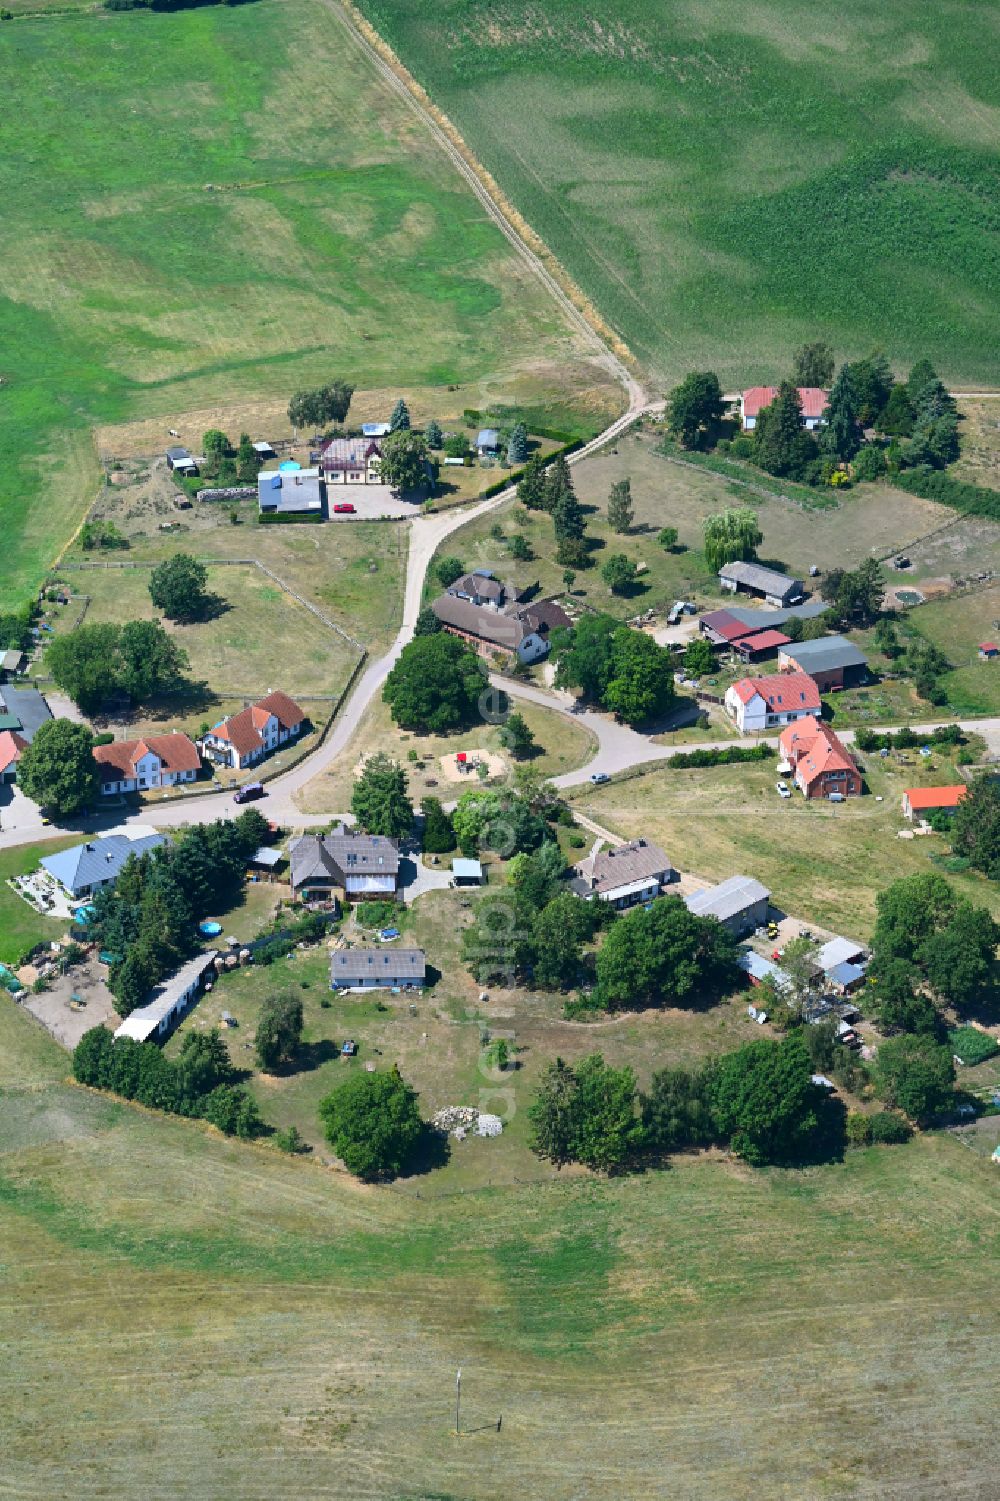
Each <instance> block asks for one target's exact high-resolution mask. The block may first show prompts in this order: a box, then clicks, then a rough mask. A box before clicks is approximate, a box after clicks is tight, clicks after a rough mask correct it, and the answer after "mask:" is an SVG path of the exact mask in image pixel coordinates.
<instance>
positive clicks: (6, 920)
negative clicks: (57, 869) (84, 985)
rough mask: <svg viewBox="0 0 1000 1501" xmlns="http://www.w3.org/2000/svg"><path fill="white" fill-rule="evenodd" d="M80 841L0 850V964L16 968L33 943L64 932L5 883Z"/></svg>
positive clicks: (61, 923) (60, 923)
mask: <svg viewBox="0 0 1000 1501" xmlns="http://www.w3.org/2000/svg"><path fill="white" fill-rule="evenodd" d="M80 837H81V836H72V835H69V836H66V837H64V838H62V839H50V840H47V841H46V842H44V843H40V844H20V845H18V846H17V847H16V848H15V849H9V850H0V964H16V963H18V962H19V960H20V959H21V957H22V955H24V954H25V953H26V952H27V951H28V950H29V949H33V948H34V946H35V944H36V943H45V942H48V941H50V940H51V939H58V938H61V937H62V936H63V934H64V933H65V932H66V928H67V923H66V919H65V918H64V917H43V916H42V914H41V913H40V912H36V911H35V909H34V907H29V905H28V903H27V902H26V901H23V900H22V899H21V897H19V896H18V895H17V894H16V892H14V891H12V890H11V888H10V887H9V886H8V885H7V882H8V881H9V880H11V878H12V877H13V876H24V875H27V874H28V872H29V871H32V870H35V869H37V866H38V862H39V860H40V859H41V858H42V856H43V855H55V854H57V853H58V851H59V850H65V849H69V847H70V846H71V845H73V844H79V843H80ZM0 1053H2V1048H0Z"/></svg>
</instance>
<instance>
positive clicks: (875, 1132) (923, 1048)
mask: <svg viewBox="0 0 1000 1501" xmlns="http://www.w3.org/2000/svg"><path fill="white" fill-rule="evenodd" d="M814 1030H815V1029H804V1030H799V1031H796V1032H792V1033H789V1034H788V1036H786V1037H784V1038H782V1039H781V1041H780V1042H770V1041H766V1040H761V1041H757V1042H749V1043H746V1044H744V1045H743V1046H742V1047H740V1048H737V1049H736V1050H735V1051H733V1052H729V1053H723V1054H722V1055H721V1056H720V1057H718V1058H715V1059H712V1060H710V1061H709V1062H708V1063H706V1064H704V1065H703V1066H702V1067H700V1068H694V1069H686V1068H674V1069H670V1068H666V1069H660V1070H659V1071H658V1072H656V1073H654V1074H653V1076H652V1079H651V1080H650V1085H649V1090H648V1091H645V1092H640V1091H639V1089H638V1088H637V1085H636V1079H635V1075H634V1073H633V1072H632V1069H631V1068H628V1067H623V1068H614V1067H612V1066H611V1065H610V1064H608V1063H606V1062H605V1061H604V1059H603V1058H602V1057H601V1056H600V1055H599V1054H596V1053H595V1054H592V1055H591V1056H590V1057H588V1058H584V1059H583V1060H582V1061H581V1062H580V1063H578V1064H576V1065H575V1067H574V1066H572V1065H570V1064H568V1063H566V1062H564V1061H563V1059H561V1058H557V1059H556V1060H555V1062H554V1063H552V1064H550V1065H549V1067H548V1068H547V1069H546V1070H545V1072H544V1073H543V1075H542V1078H541V1081H540V1083H539V1087H538V1090H537V1092H536V1094H535V1097H534V1100H533V1101H532V1104H531V1105H530V1106H529V1109H528V1115H529V1119H530V1122H531V1146H532V1150H533V1151H534V1152H536V1153H537V1154H538V1156H540V1157H545V1158H547V1159H548V1160H549V1161H551V1162H554V1163H556V1164H557V1165H562V1164H563V1163H567V1162H582V1163H584V1164H586V1166H588V1167H591V1168H595V1169H597V1170H598V1171H603V1172H615V1171H621V1170H623V1169H626V1168H628V1167H630V1166H635V1165H637V1164H638V1163H639V1162H641V1161H643V1160H650V1159H652V1160H659V1159H662V1158H663V1157H664V1156H665V1155H667V1154H668V1153H671V1152H678V1151H685V1150H691V1149H694V1148H699V1147H708V1146H723V1147H728V1149H729V1150H730V1151H731V1152H734V1153H735V1154H736V1155H737V1156H739V1157H742V1158H743V1159H744V1161H746V1162H749V1163H752V1164H753V1165H755V1166H762V1165H764V1164H767V1163H780V1164H785V1165H797V1164H802V1163H806V1162H815V1161H822V1160H828V1159H830V1158H838V1157H840V1156H841V1155H842V1154H843V1150H844V1147H845V1146H846V1145H847V1143H848V1142H849V1141H850V1142H852V1143H856V1144H858V1145H865V1144H868V1143H872V1142H875V1143H884V1144H893V1143H898V1142H904V1141H906V1140H907V1138H908V1137H909V1136H910V1134H911V1131H910V1127H909V1125H908V1123H907V1121H906V1120H905V1119H904V1118H903V1115H900V1114H899V1113H898V1112H899V1111H902V1112H903V1113H904V1115H905V1116H908V1117H909V1118H910V1119H911V1120H913V1121H915V1122H916V1123H917V1124H919V1125H927V1124H930V1123H931V1122H932V1121H934V1120H935V1119H937V1118H939V1117H940V1116H941V1115H942V1114H944V1113H946V1112H947V1111H948V1110H949V1108H950V1107H951V1105H952V1103H953V1101H954V1080H955V1071H954V1066H953V1064H952V1059H951V1055H950V1053H949V1051H948V1049H947V1048H942V1047H939V1046H937V1045H936V1044H934V1043H933V1042H931V1041H930V1040H929V1039H927V1038H912V1037H902V1038H898V1039H895V1040H892V1041H889V1042H886V1043H883V1045H882V1047H881V1048H880V1050H879V1056H878V1062H877V1065H876V1069H875V1080H874V1082H875V1088H876V1092H877V1094H878V1096H879V1098H880V1099H881V1100H882V1101H883V1103H884V1105H885V1106H887V1107H888V1108H886V1109H883V1110H882V1111H881V1112H879V1113H875V1114H872V1115H855V1116H847V1115H846V1112H845V1110H844V1107H843V1105H842V1103H841V1102H840V1101H839V1100H837V1099H836V1098H834V1097H831V1096H830V1095H829V1094H828V1092H827V1090H826V1089H825V1088H824V1087H823V1086H821V1085H817V1084H814V1083H813V1078H812V1075H813V1071H814V1069H815V1067H816V1060H815V1057H814V1056H813V1054H814V1051H815V1050H814V1049H813V1047H812V1046H811V1044H812V1043H813V1042H814V1041H815V1039H813V1038H812V1037H810V1036H808V1035H807V1034H808V1033H810V1032H812V1031H814Z"/></svg>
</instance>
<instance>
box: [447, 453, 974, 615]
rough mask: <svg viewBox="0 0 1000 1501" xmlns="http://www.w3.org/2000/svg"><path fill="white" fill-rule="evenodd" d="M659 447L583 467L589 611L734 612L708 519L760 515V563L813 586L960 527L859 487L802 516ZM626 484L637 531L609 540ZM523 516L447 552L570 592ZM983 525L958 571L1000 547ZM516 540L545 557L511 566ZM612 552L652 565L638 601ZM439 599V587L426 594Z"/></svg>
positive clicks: (471, 535)
mask: <svg viewBox="0 0 1000 1501" xmlns="http://www.w3.org/2000/svg"><path fill="white" fill-rule="evenodd" d="M658 437H659V433H658V430H657V429H656V427H649V426H647V427H646V428H644V429H641V430H639V431H638V432H633V433H631V434H630V435H629V436H628V437H627V438H624V439H621V440H619V442H618V443H617V444H615V445H614V447H613V448H607V449H605V450H604V451H603V452H602V453H600V454H597V455H595V456H594V457H593V458H587V459H584V460H582V461H581V462H580V463H579V464H576V465H574V467H573V483H574V486H575V488H576V492H577V495H578V497H579V499H580V500H581V501H582V502H583V504H584V505H585V506H586V507H587V508H588V517H587V529H588V535H590V536H591V537H592V538H593V539H594V540H595V542H596V544H597V545H596V547H595V549H594V551H593V554H592V556H593V558H594V562H595V565H596V566H595V567H594V568H593V569H588V570H585V571H582V572H579V573H578V574H577V578H576V581H575V583H574V585H573V588H574V592H575V594H576V596H577V598H578V599H580V600H585V601H586V603H587V604H589V605H592V606H594V607H595V608H598V609H602V610H608V611H610V613H611V614H613V615H618V616H621V617H623V618H627V617H629V616H632V615H635V614H636V613H637V612H638V611H641V610H644V609H646V608H648V607H649V606H655V607H657V608H661V609H662V608H664V607H666V608H669V606H670V605H671V604H672V603H673V601H674V600H675V599H679V598H692V597H693V598H695V599H697V600H699V601H700V602H701V603H702V604H703V605H705V606H706V607H709V608H711V607H715V606H717V605H719V604H722V603H724V599H723V596H722V594H721V593H720V591H719V589H718V585H717V581H716V577H715V575H714V573H712V572H711V571H710V570H709V569H708V568H707V567H706V565H705V562H704V558H703V556H702V553H701V546H702V539H703V532H704V522H705V518H706V516H709V515H712V514H713V513H714V512H717V511H721V510H725V509H726V508H727V507H730V506H734V505H750V506H752V508H753V509H754V510H755V511H756V512H757V515H758V517H759V520H760V526H761V530H762V531H763V533H764V540H763V542H762V543H761V546H760V556H761V559H762V560H764V561H768V560H775V561H779V562H781V563H783V564H784V565H785V566H786V568H787V570H788V572H789V573H794V574H797V575H801V576H803V577H807V576H808V573H809V568H810V566H811V565H813V564H816V565H817V566H819V567H821V568H823V569H829V568H832V567H843V568H849V567H856V566H857V564H858V563H860V562H861V561H862V560H863V559H864V558H866V557H869V556H870V555H871V554H872V553H875V554H877V555H879V556H884V554H885V553H886V552H888V551H890V550H891V549H899V548H900V547H903V546H904V545H906V544H907V542H908V541H909V540H910V539H916V538H918V537H922V536H924V535H925V534H926V533H927V532H930V531H932V530H934V529H935V528H936V527H939V526H941V525H943V524H945V523H950V522H953V521H954V513H953V512H950V511H948V510H947V508H946V507H944V506H940V505H938V504H937V503H936V502H934V501H927V500H922V499H920V498H919V497H918V496H912V495H907V494H906V493H905V492H904V491H902V490H895V489H892V488H889V487H884V488H883V487H877V486H873V485H861V486H858V487H857V488H856V489H853V490H851V491H848V492H847V493H846V494H843V495H841V496H839V497H838V498H837V502H838V503H836V504H834V505H831V506H829V507H826V508H824V509H822V510H804V509H803V508H802V507H800V506H798V505H795V504H793V503H791V502H789V501H785V500H780V499H778V498H777V497H775V498H767V497H764V496H761V495H754V494H750V493H749V492H748V491H747V490H745V489H743V488H742V487H740V486H738V485H735V484H733V483H732V482H731V481H729V480H727V479H725V478H724V477H722V476H721V475H717V474H714V473H712V472H711V471H709V470H706V469H692V468H689V467H687V466H685V465H682V464H676V463H671V462H670V461H669V460H668V459H667V458H665V457H664V456H663V455H662V454H660V453H658V452H657V442H658ZM626 477H628V478H629V479H630V480H631V486H632V497H633V502H634V508H635V520H634V523H633V526H632V529H631V531H630V532H629V533H628V534H626V535H624V536H622V535H618V534H616V533H614V532H612V531H611V530H610V528H609V527H608V524H607V516H606V512H607V503H608V495H609V493H610V490H611V486H612V485H613V484H614V483H615V482H616V481H618V480H621V479H624V478H626ZM516 505H517V503H516V502H512V503H511V504H510V505H508V506H505V507H503V508H502V509H501V511H500V512H493V513H491V514H490V515H489V516H488V517H484V518H482V519H481V520H479V521H476V522H470V523H469V525H468V526H465V527H462V528H461V529H460V530H459V531H458V532H455V533H454V534H453V535H452V536H451V537H449V538H448V540H447V542H446V543H445V545H444V547H443V548H442V552H444V553H447V554H448V555H449V556H457V557H460V558H461V559H462V561H463V562H464V563H465V564H466V565H467V566H468V567H492V568H495V569H496V570H497V571H498V572H502V573H503V574H505V575H507V576H510V577H513V578H514V579H515V580H516V581H517V582H518V583H521V584H527V583H529V582H534V581H535V580H537V581H538V582H539V585H540V588H541V591H542V592H543V593H545V594H548V593H551V592H561V591H562V590H563V588H564V585H563V581H562V573H563V570H562V568H561V567H560V566H559V565H558V564H557V563H556V562H555V556H554V555H555V541H554V537H553V532H552V520H551V518H550V517H549V516H547V515H546V514H545V513H544V512H541V511H531V512H529V513H528V520H527V521H525V522H518V521H516V520H515V518H514V516H513V514H512V513H513V511H514V509H515V507H516ZM518 509H520V508H518ZM498 524H499V525H500V526H501V528H502V529H503V533H504V535H503V537H502V538H500V539H497V538H495V537H494V536H492V535H491V532H492V529H493V528H494V527H495V526H496V525H498ZM984 525H986V526H988V527H990V528H991V530H990V536H989V538H988V539H987V538H985V537H984V536H983V535H981V534H979V533H977V534H976V535H975V536H972V535H970V536H969V537H968V538H967V539H964V538H963V541H962V545H961V547H960V549H959V551H958V554H957V559H956V566H958V567H961V566H965V567H966V568H968V569H969V570H970V571H971V569H972V566H973V563H972V559H973V558H975V557H978V556H980V555H981V550H982V547H983V545H984V542H986V541H987V540H988V541H990V542H992V541H993V540H994V539H1000V527H996V526H992V524H990V523H985V524H984ZM665 526H673V527H676V529H677V533H678V542H679V550H678V551H675V552H665V551H664V549H663V548H662V547H660V546H659V544H658V543H657V541H656V535H657V533H658V532H659V531H660V529H661V528H662V527H665ZM516 531H523V532H524V534H525V536H526V537H527V539H528V541H529V542H530V544H531V547H532V551H533V553H534V555H535V556H534V560H533V561H532V562H530V563H517V562H515V561H514V560H513V559H512V558H511V556H510V546H509V538H510V537H511V536H512V535H513V534H514V533H515V532H516ZM998 546H1000V542H998ZM614 552H623V553H625V554H626V556H627V557H629V558H631V560H632V561H633V562H635V563H644V564H645V565H646V567H645V571H644V572H643V573H642V576H641V579H640V581H639V584H638V586H637V588H636V590H635V592H634V593H633V594H632V595H630V596H628V597H623V596H616V595H611V594H609V593H608V589H607V586H606V585H605V584H604V582H603V581H602V579H601V577H600V568H601V565H602V563H603V562H604V561H605V559H606V558H607V557H609V556H610V554H611V553H614ZM436 590H437V585H436V583H435V582H434V580H433V579H429V582H428V593H429V594H433V593H434V592H436ZM747 603H757V601H753V600H748V601H747Z"/></svg>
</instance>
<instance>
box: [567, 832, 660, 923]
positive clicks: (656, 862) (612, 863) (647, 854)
mask: <svg viewBox="0 0 1000 1501" xmlns="http://www.w3.org/2000/svg"><path fill="white" fill-rule="evenodd" d="M573 868H574V870H575V871H576V879H575V880H574V882H573V889H574V890H575V891H577V892H579V894H580V895H581V896H585V897H588V898H593V897H596V898H597V900H598V901H601V902H607V903H608V904H609V905H610V906H612V907H615V908H616V909H617V910H618V911H624V910H625V909H626V908H627V907H636V906H638V905H639V904H640V903H641V902H651V901H652V900H653V899H654V898H655V897H658V896H660V895H661V894H662V892H663V890H664V888H665V887H667V886H669V885H670V884H671V883H672V882H673V881H676V879H677V872H676V870H675V869H674V867H673V865H672V864H671V863H670V858H669V856H668V855H666V854H665V853H664V852H663V850H661V849H660V846H659V845H658V844H653V843H652V842H651V841H650V840H648V839H633V840H632V841H631V842H630V843H628V844H618V845H613V846H611V847H610V848H608V849H603V848H602V847H601V841H600V840H598V841H597V843H596V844H595V845H594V847H593V849H592V850H591V852H590V854H589V855H587V856H586V857H585V858H584V859H583V860H581V861H580V862H579V863H578V864H577V865H575V866H574V867H573Z"/></svg>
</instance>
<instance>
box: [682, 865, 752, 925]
mask: <svg viewBox="0 0 1000 1501" xmlns="http://www.w3.org/2000/svg"><path fill="white" fill-rule="evenodd" d="M684 900H685V902H686V903H687V908H688V911H689V912H693V913H694V915H695V916H696V917H715V918H718V920H719V922H720V923H721V924H722V926H723V927H724V928H728V930H729V932H730V933H732V934H733V935H734V937H737V938H740V937H742V936H743V934H744V933H752V932H753V930H754V928H759V927H761V925H762V924H763V923H765V922H766V921H767V910H768V905H769V903H770V900H771V893H770V892H769V891H768V889H767V887H766V886H762V885H761V883H760V882H759V881H755V880H754V879H753V877H752V876H730V877H729V879H728V881H720V883H719V885H718V886H710V887H709V889H708V890H707V891H696V892H694V894H693V895H692V896H686V897H685V898H684Z"/></svg>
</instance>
